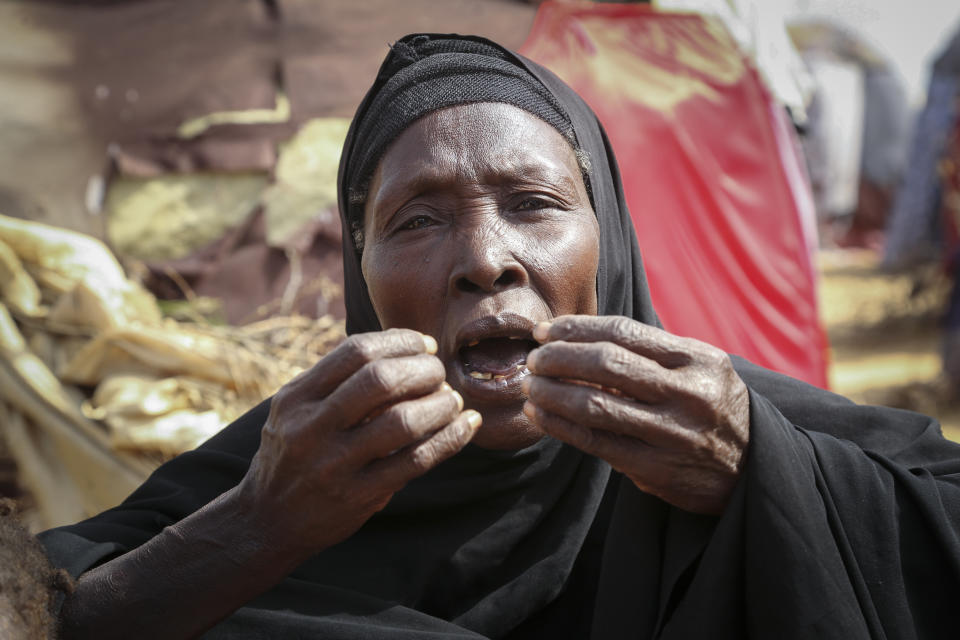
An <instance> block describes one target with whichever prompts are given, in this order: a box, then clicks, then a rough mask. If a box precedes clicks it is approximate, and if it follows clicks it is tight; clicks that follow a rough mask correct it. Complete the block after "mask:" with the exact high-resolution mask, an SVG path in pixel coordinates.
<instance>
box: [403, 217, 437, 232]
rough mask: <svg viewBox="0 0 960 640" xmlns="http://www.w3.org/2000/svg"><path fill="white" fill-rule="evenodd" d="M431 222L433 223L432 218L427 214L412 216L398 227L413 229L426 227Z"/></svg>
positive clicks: (405, 229) (407, 229)
mask: <svg viewBox="0 0 960 640" xmlns="http://www.w3.org/2000/svg"><path fill="white" fill-rule="evenodd" d="M431 224H433V220H432V219H431V218H430V217H429V216H414V217H412V218H410V219H409V220H407V221H406V222H404V223H403V224H402V225H400V229H401V230H404V231H414V230H416V229H422V228H423V227H428V226H430V225H431Z"/></svg>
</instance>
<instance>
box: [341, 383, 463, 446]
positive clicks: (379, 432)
mask: <svg viewBox="0 0 960 640" xmlns="http://www.w3.org/2000/svg"><path fill="white" fill-rule="evenodd" d="M462 409H463V398H462V397H461V396H460V394H459V393H457V392H456V391H454V390H453V389H450V388H449V386H447V387H446V388H444V389H441V390H440V391H437V392H434V393H431V394H430V395H428V396H424V397H422V398H417V399H414V400H407V401H405V402H398V403H397V404H395V405H393V406H391V407H390V408H388V409H387V410H386V411H384V412H383V413H382V414H380V415H379V416H377V417H376V418H374V419H373V420H370V421H369V422H366V423H364V424H362V425H360V426H359V427H357V428H356V429H354V430H353V431H352V432H351V437H350V438H349V443H348V446H349V447H350V448H351V449H352V450H353V451H355V452H356V453H355V454H354V455H355V456H356V457H357V458H358V459H360V460H362V462H363V463H366V462H368V461H370V460H372V459H374V458H385V457H386V456H388V455H390V454H391V453H393V452H395V451H397V450H398V449H402V448H404V447H406V446H409V445H411V444H413V443H415V442H418V441H420V440H422V439H423V438H425V437H426V436H428V435H430V434H431V433H433V432H435V431H437V430H439V429H441V428H442V427H444V426H446V425H447V424H449V423H450V422H452V421H453V420H455V419H456V417H457V416H458V415H459V414H460V411H461V410H462Z"/></svg>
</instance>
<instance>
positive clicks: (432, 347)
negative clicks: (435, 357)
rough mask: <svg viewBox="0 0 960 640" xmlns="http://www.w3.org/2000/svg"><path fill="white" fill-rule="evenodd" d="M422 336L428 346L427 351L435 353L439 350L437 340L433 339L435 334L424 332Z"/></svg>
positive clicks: (424, 344) (425, 345)
mask: <svg viewBox="0 0 960 640" xmlns="http://www.w3.org/2000/svg"><path fill="white" fill-rule="evenodd" d="M420 337H421V338H423V346H424V347H426V349H427V353H429V354H434V353H436V352H437V341H436V340H434V339H433V336H428V335H427V334H425V333H422V334H420Z"/></svg>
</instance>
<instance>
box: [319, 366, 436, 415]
mask: <svg viewBox="0 0 960 640" xmlns="http://www.w3.org/2000/svg"><path fill="white" fill-rule="evenodd" d="M445 377H446V370H445V369H444V367H443V363H441V362H440V359H439V358H437V357H436V356H432V355H426V354H422V355H418V356H406V357H401V358H388V359H385V360H375V361H373V362H368V363H367V364H365V365H363V366H362V367H361V368H360V370H359V371H357V372H356V373H354V374H353V375H351V376H350V377H349V378H347V379H346V380H345V381H344V382H343V384H341V385H340V386H339V387H337V388H336V390H334V391H333V393H331V394H330V395H329V396H327V397H326V398H325V399H324V400H323V401H322V402H321V403H320V404H321V407H322V409H321V413H322V414H323V415H322V419H324V420H327V421H328V422H329V424H330V425H331V426H333V428H339V429H345V428H348V427H352V426H354V425H355V424H357V423H358V422H360V421H361V420H363V419H364V418H366V417H368V416H369V415H370V414H371V413H373V412H374V411H376V410H378V409H381V408H383V407H387V406H389V405H392V404H395V403H397V402H400V401H402V400H408V399H410V398H416V397H419V396H423V395H426V394H428V393H433V392H434V391H436V390H437V389H439V388H440V385H441V384H443V381H444V378H445Z"/></svg>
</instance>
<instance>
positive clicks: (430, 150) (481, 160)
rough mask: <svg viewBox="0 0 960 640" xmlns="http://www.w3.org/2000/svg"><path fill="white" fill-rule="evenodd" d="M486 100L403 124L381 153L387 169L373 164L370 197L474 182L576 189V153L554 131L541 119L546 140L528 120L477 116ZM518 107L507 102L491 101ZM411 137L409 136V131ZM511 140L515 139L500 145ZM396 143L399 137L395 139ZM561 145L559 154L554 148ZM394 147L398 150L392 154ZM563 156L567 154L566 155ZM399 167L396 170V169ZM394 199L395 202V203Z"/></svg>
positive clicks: (405, 195) (400, 196)
mask: <svg viewBox="0 0 960 640" xmlns="http://www.w3.org/2000/svg"><path fill="white" fill-rule="evenodd" d="M484 107H486V108H488V109H489V108H490V107H491V105H489V104H483V105H462V106H460V107H455V108H450V109H443V110H440V111H436V112H433V113H432V114H430V115H429V116H427V117H426V118H424V119H423V120H421V121H420V124H421V126H420V127H414V128H412V130H411V129H408V130H407V131H406V132H404V134H402V135H401V138H404V137H408V139H406V140H404V143H403V144H402V145H401V146H400V147H399V148H398V147H397V145H396V144H394V145H391V148H388V149H387V152H386V153H385V154H384V159H387V158H388V157H389V163H390V165H392V166H390V167H389V169H390V170H388V171H383V169H385V168H388V167H386V166H385V165H383V164H381V165H380V166H379V167H378V170H377V172H376V173H377V174H378V178H379V179H378V180H374V183H375V185H374V186H375V187H376V189H375V191H374V192H373V193H371V196H372V198H371V201H372V202H373V203H374V205H375V206H379V205H380V203H381V202H389V203H391V205H393V204H395V205H399V204H401V203H402V201H405V200H407V199H409V198H412V197H415V196H416V195H419V194H423V193H429V192H435V191H441V190H447V191H449V190H450V187H451V185H455V186H457V187H462V188H463V189H464V190H472V189H473V188H475V187H477V186H509V185H511V184H515V185H531V186H542V187H547V188H552V189H555V190H557V191H559V192H560V193H561V194H562V195H568V196H570V197H573V196H575V195H576V194H577V192H578V191H579V189H578V186H577V181H575V180H574V179H573V176H572V175H570V174H571V172H572V173H574V174H575V175H576V176H577V177H579V176H580V169H579V164H578V163H577V159H576V154H575V153H574V151H573V149H572V147H570V145H569V142H568V141H567V140H565V139H563V138H562V137H561V136H560V134H559V132H556V131H555V130H554V129H552V128H550V127H549V125H546V123H544V127H541V129H543V128H549V133H548V134H547V135H550V134H554V135H556V136H557V138H558V139H557V140H555V141H551V142H546V143H545V140H544V139H543V135H544V133H545V132H544V131H542V130H541V131H538V130H537V128H536V127H531V126H530V121H529V120H526V121H524V120H516V119H512V118H509V117H508V118H502V119H498V120H492V119H490V118H488V117H477V113H476V110H477V109H482V108H484ZM493 108H494V109H496V108H506V109H508V110H512V111H519V110H518V109H516V108H515V107H510V106H508V105H493ZM527 117H528V118H534V116H527ZM411 133H412V134H413V137H412V138H409V136H410V134H411ZM504 140H515V141H516V142H517V143H516V144H504ZM396 142H400V139H398V140H397V141H396ZM557 149H563V152H561V153H562V155H561V156H559V157H558V156H557V154H556V153H555V151H556V150H557ZM397 151H400V155H397V153H396V152H397ZM567 156H569V157H567ZM397 168H399V171H398V170H396V169H397ZM396 200H400V202H395V203H394V201H396Z"/></svg>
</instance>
